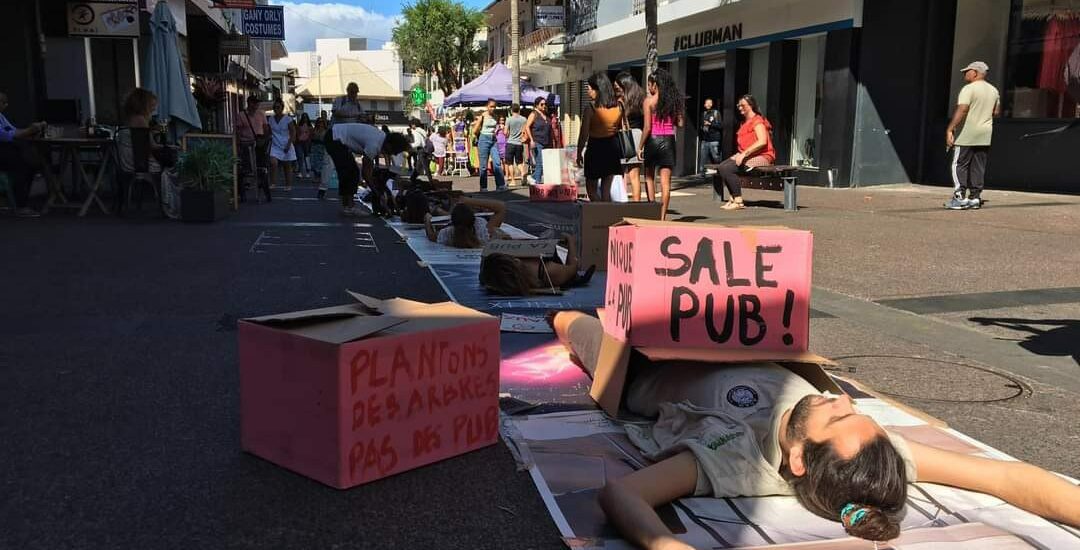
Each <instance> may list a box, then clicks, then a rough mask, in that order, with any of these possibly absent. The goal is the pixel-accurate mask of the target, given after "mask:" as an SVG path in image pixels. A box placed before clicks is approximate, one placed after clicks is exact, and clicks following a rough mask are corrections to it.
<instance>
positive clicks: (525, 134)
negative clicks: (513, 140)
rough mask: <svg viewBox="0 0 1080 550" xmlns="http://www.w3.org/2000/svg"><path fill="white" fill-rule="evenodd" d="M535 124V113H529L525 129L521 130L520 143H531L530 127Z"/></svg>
mask: <svg viewBox="0 0 1080 550" xmlns="http://www.w3.org/2000/svg"><path fill="white" fill-rule="evenodd" d="M534 122H536V111H533V112H531V113H529V118H527V119H525V127H524V128H522V129H521V143H532V125H533V123H534Z"/></svg>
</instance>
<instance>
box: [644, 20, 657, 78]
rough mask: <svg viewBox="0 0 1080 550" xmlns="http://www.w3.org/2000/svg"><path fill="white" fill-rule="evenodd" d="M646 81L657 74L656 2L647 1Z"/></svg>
mask: <svg viewBox="0 0 1080 550" xmlns="http://www.w3.org/2000/svg"><path fill="white" fill-rule="evenodd" d="M645 50H646V51H645V79H646V81H647V80H648V78H649V75H651V74H653V73H655V72H656V66H657V64H658V57H659V56H658V54H657V52H656V0H645Z"/></svg>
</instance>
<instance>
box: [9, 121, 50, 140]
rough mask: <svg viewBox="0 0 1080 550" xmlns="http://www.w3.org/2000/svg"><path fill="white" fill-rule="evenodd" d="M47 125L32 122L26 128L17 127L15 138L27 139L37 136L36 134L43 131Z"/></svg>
mask: <svg viewBox="0 0 1080 550" xmlns="http://www.w3.org/2000/svg"><path fill="white" fill-rule="evenodd" d="M46 126H47V125H46V124H45V123H44V122H34V123H33V124H31V125H29V126H27V127H26V128H19V129H16V130H15V135H14V136H13V137H14V138H15V139H28V138H33V137H37V135H38V134H40V133H42V132H44V131H45V127H46Z"/></svg>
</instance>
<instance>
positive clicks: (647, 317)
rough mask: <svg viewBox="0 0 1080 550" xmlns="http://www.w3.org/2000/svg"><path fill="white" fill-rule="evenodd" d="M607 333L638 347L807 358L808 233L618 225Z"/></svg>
mask: <svg viewBox="0 0 1080 550" xmlns="http://www.w3.org/2000/svg"><path fill="white" fill-rule="evenodd" d="M609 238H610V244H609V259H608V270H609V271H608V288H607V292H606V295H605V302H606V307H607V309H608V310H609V311H611V312H614V313H615V314H614V315H612V316H611V317H610V319H608V318H607V317H605V330H607V331H608V332H609V333H610V334H612V335H613V336H615V337H616V338H618V339H619V340H621V341H625V342H629V343H630V344H631V345H634V346H655V347H665V348H670V347H684V348H704V349H721V350H722V349H753V350H758V351H769V352H802V351H806V350H807V348H808V344H809V334H810V333H809V324H810V323H809V319H810V277H811V269H812V268H811V266H812V254H813V236H812V235H811V234H810V232H808V231H799V230H790V229H771V228H769V229H758V228H748V227H738V228H729V227H720V226H708V225H701V224H686V223H656V222H653V223H646V222H641V223H628V224H625V225H621V226H617V227H614V228H612V230H611V232H610V237H609Z"/></svg>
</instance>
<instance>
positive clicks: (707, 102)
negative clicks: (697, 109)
mask: <svg viewBox="0 0 1080 550" xmlns="http://www.w3.org/2000/svg"><path fill="white" fill-rule="evenodd" d="M712 105H713V103H712V100H711V99H706V100H705V110H706V111H708V110H709V109H712Z"/></svg>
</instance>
